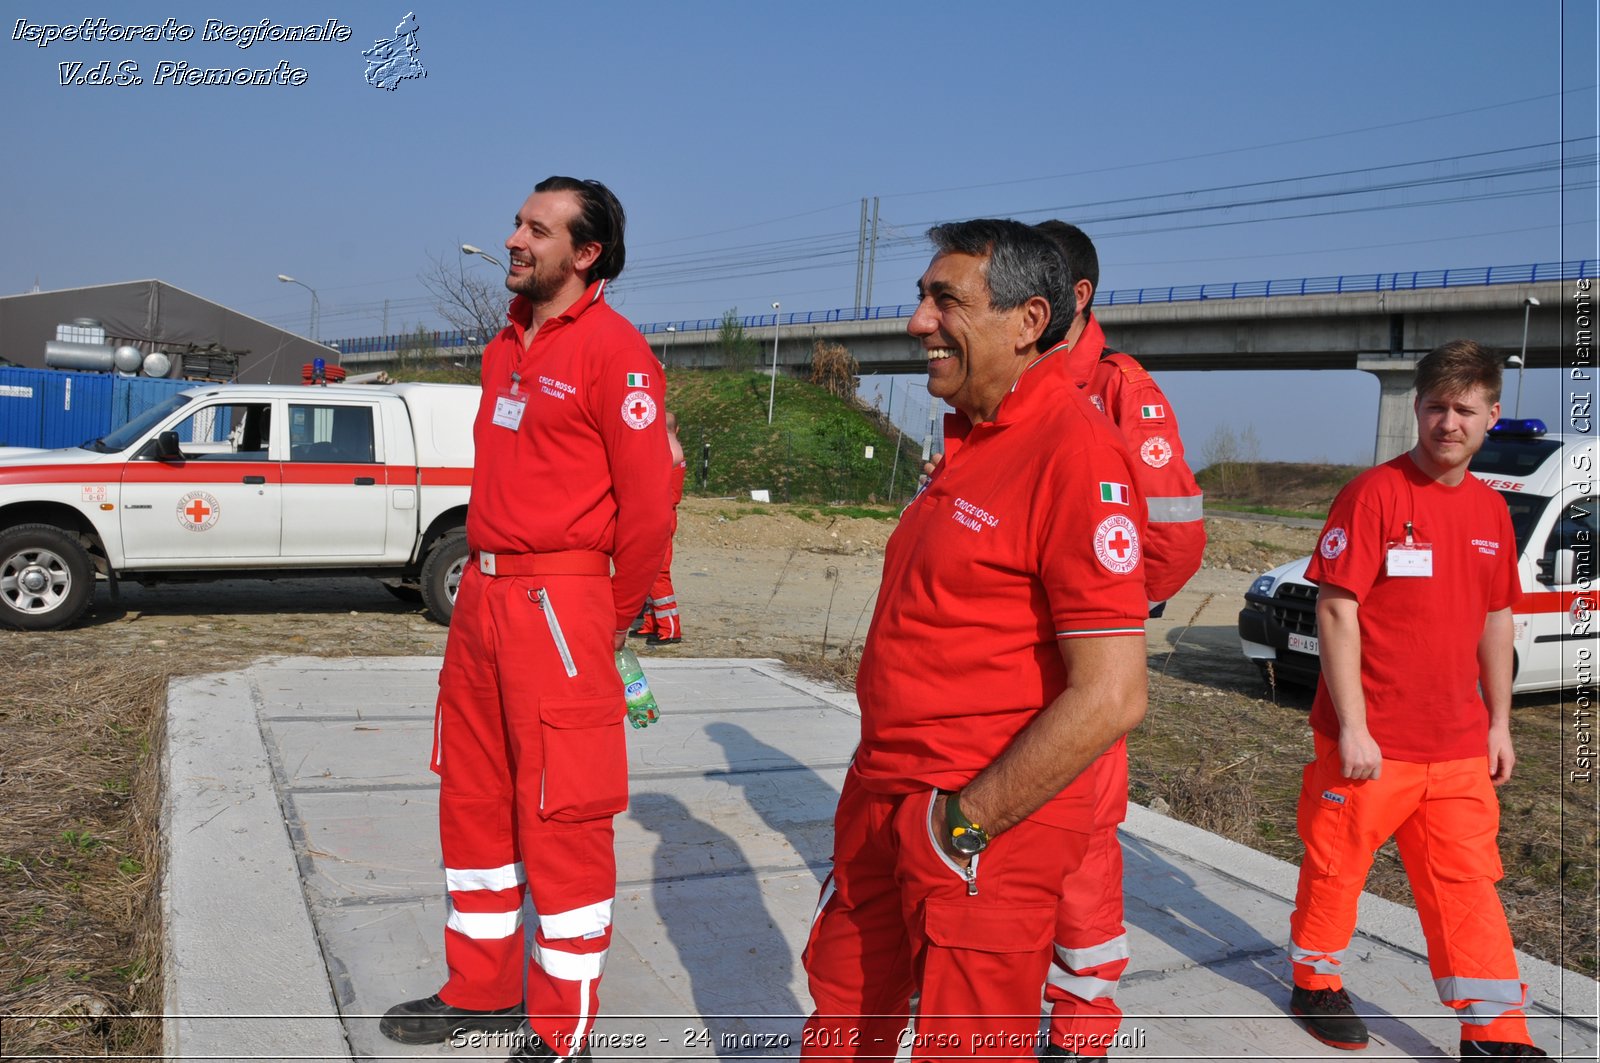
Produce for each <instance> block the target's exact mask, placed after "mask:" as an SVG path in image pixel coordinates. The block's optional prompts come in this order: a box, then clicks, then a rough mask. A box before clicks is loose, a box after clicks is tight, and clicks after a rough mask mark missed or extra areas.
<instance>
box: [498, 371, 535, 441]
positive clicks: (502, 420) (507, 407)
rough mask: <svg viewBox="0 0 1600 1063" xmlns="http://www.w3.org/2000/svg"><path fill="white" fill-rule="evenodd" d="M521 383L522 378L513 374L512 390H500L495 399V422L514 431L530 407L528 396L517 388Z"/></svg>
mask: <svg viewBox="0 0 1600 1063" xmlns="http://www.w3.org/2000/svg"><path fill="white" fill-rule="evenodd" d="M519 383H521V380H520V378H519V377H518V376H517V375H516V374H515V373H513V374H511V390H510V391H502V392H500V394H499V395H497V396H496V397H495V400H494V417H493V421H494V423H495V424H497V425H499V426H500V427H501V428H509V429H511V430H512V431H513V432H515V431H516V430H517V429H518V427H520V426H521V424H522V414H523V412H524V411H525V410H527V408H528V396H527V395H525V394H523V393H522V392H520V391H519V390H517V385H518V384H519Z"/></svg>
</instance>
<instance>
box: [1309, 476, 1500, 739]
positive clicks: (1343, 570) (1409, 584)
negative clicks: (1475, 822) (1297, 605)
mask: <svg viewBox="0 0 1600 1063" xmlns="http://www.w3.org/2000/svg"><path fill="white" fill-rule="evenodd" d="M1407 521H1410V522H1411V526H1412V539H1413V542H1414V544H1416V545H1418V546H1419V547H1421V546H1426V547H1428V548H1430V549H1431V550H1432V552H1433V559H1432V564H1433V574H1432V575H1431V576H1400V575H1390V574H1388V573H1389V571H1390V570H1391V567H1392V565H1393V564H1398V563H1400V562H1395V563H1391V562H1390V560H1389V558H1388V553H1389V548H1390V547H1391V546H1396V545H1400V544H1403V543H1404V542H1405V540H1406V522H1407ZM1404 559H1405V558H1404V555H1402V557H1401V559H1400V561H1402V562H1403V561H1404ZM1306 578H1307V579H1310V580H1312V581H1313V582H1315V583H1318V584H1327V585H1332V586H1335V587H1341V588H1343V589H1344V590H1347V591H1349V592H1350V593H1351V594H1353V595H1355V597H1356V601H1357V602H1358V603H1359V604H1360V608H1359V609H1358V610H1357V613H1356V615H1357V617H1358V618H1359V620H1360V629H1361V690H1362V693H1363V694H1364V695H1365V696H1366V703H1367V729H1368V730H1369V731H1371V732H1372V737H1373V740H1374V741H1376V742H1377V743H1378V748H1379V749H1380V750H1382V752H1383V755H1384V756H1385V757H1387V758H1389V759H1392V760H1405V761H1412V762H1415V763H1423V764H1426V763H1431V762H1434V761H1443V760H1464V759H1466V758H1468V757H1481V756H1484V755H1485V754H1486V753H1487V751H1488V734H1489V712H1488V709H1487V708H1485V707H1484V704H1483V698H1482V697H1481V696H1480V694H1479V693H1478V657H1477V654H1478V640H1479V638H1480V637H1481V636H1482V635H1483V625H1484V620H1485V618H1486V617H1487V616H1488V615H1489V614H1490V613H1493V612H1498V611H1499V610H1501V609H1508V608H1510V607H1511V606H1513V605H1515V604H1516V602H1517V599H1518V598H1520V597H1521V596H1522V589H1521V583H1520V581H1519V579H1518V576H1517V543H1516V538H1515V536H1514V535H1513V534H1512V531H1511V514H1510V513H1509V512H1507V510H1506V503H1505V499H1503V498H1501V497H1500V496H1499V495H1497V494H1495V493H1494V491H1492V490H1490V489H1489V488H1488V487H1486V486H1484V485H1483V484H1482V483H1481V482H1480V481H1478V480H1477V479H1476V478H1474V477H1472V476H1468V477H1467V478H1466V479H1465V480H1463V481H1462V482H1461V483H1459V484H1457V485H1456V486H1454V487H1449V486H1446V485H1444V484H1441V483H1439V482H1437V481H1435V480H1433V479H1430V478H1429V477H1428V476H1427V475H1425V474H1424V473H1423V472H1422V470H1421V469H1419V468H1417V465H1416V463H1415V462H1413V461H1412V460H1411V457H1410V456H1409V455H1407V454H1402V455H1400V456H1399V457H1398V458H1394V459H1392V460H1390V461H1386V462H1384V463H1383V464H1382V465H1379V466H1377V467H1376V468H1373V469H1368V470H1367V471H1366V472H1364V473H1362V474H1361V475H1360V476H1358V477H1356V478H1355V479H1354V480H1352V481H1351V482H1350V483H1349V484H1348V485H1346V487H1345V489H1344V490H1343V491H1340V492H1339V497H1338V498H1336V499H1334V502H1333V508H1332V509H1331V510H1329V512H1328V522H1327V524H1326V525H1325V526H1324V527H1323V531H1322V537H1321V538H1320V539H1318V541H1317V551H1316V553H1314V554H1312V555H1311V564H1310V566H1309V567H1308V568H1307V569H1306ZM1311 726H1312V727H1314V728H1316V729H1317V730H1318V731H1321V732H1322V733H1323V734H1325V735H1327V736H1329V737H1330V738H1337V737H1338V736H1339V718H1338V716H1336V715H1335V714H1334V711H1333V699H1332V698H1331V697H1330V696H1329V694H1328V685H1327V683H1326V682H1325V681H1320V682H1318V683H1317V697H1316V701H1315V702H1314V703H1313V705H1312V708H1311Z"/></svg>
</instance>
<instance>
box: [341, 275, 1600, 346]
mask: <svg viewBox="0 0 1600 1063" xmlns="http://www.w3.org/2000/svg"><path fill="white" fill-rule="evenodd" d="M1597 272H1600V261H1597V260H1595V259H1588V258H1585V259H1572V260H1569V261H1566V262H1532V263H1528V264H1525V265H1517V266H1476V267H1472V268H1469V269H1427V270H1410V271H1401V272H1398V273H1346V274H1338V275H1335V276H1330V277H1295V278H1290V279H1285V280H1266V281H1232V282H1227V281H1225V282H1223V283H1220V284H1177V285H1165V286H1159V287H1152V288H1112V289H1109V290H1107V291H1102V292H1096V293H1095V297H1094V300H1095V304H1096V305H1098V306H1101V307H1106V306H1129V305H1142V304H1151V303H1186V302H1197V301H1200V300H1203V299H1259V298H1271V297H1274V296H1280V295H1338V294H1345V293H1349V292H1403V291H1416V290H1419V289H1426V288H1467V287H1482V286H1484V285H1489V284H1530V283H1533V282H1535V281H1555V280H1579V279H1582V278H1590V279H1593V278H1594V277H1595V276H1596V274H1597ZM916 309H917V304H916V303H898V304H895V305H892V306H862V307H840V308H837V309H834V310H799V311H795V312H793V313H788V314H747V315H745V316H744V317H741V318H738V319H737V320H738V323H739V325H740V326H741V327H743V328H771V327H772V326H774V325H783V326H788V325H818V324H832V323H834V322H841V321H877V320H881V319H893V318H905V317H910V316H911V315H912V314H913V313H914V312H915V311H916ZM721 327H722V319H721V318H720V317H713V318H704V317H703V318H697V319H685V320H683V321H652V322H648V323H646V324H641V325H639V326H638V329H639V331H640V332H642V333H644V334H645V335H646V336H653V335H658V334H661V333H664V332H667V331H668V330H671V331H673V332H714V331H716V330H717V329H720V328H721ZM429 335H430V337H431V338H432V340H433V343H434V347H435V348H436V349H437V348H441V347H443V348H450V347H465V346H474V347H475V346H477V343H478V341H477V339H476V338H475V337H476V334H475V333H472V332H468V331H465V330H454V331H447V332H433V333H431V334H429ZM414 340H415V333H412V334H409V335H396V336H359V337H356V338H353V339H345V340H336V341H334V346H336V347H338V349H339V351H340V353H341V354H368V353H375V352H380V351H392V350H397V349H399V347H400V344H401V343H402V342H403V341H414Z"/></svg>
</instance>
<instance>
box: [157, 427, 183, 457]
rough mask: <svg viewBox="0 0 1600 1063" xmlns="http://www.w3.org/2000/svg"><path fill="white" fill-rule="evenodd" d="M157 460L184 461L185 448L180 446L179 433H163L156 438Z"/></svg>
mask: <svg viewBox="0 0 1600 1063" xmlns="http://www.w3.org/2000/svg"><path fill="white" fill-rule="evenodd" d="M156 460H158V461H182V460H183V448H182V447H181V446H179V445H178V433H176V432H162V433H161V434H159V435H157V436H156Z"/></svg>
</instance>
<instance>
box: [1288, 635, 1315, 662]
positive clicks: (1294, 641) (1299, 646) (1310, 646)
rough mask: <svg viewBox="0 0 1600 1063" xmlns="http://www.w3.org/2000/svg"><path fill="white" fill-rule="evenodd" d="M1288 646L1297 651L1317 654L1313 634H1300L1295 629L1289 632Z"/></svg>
mask: <svg viewBox="0 0 1600 1063" xmlns="http://www.w3.org/2000/svg"><path fill="white" fill-rule="evenodd" d="M1289 648H1290V649H1291V650H1295V651H1297V652H1299V653H1309V654H1311V655H1312V656H1313V657H1315V656H1317V640H1316V636H1314V635H1302V634H1300V633H1299V632H1297V631H1291V632H1289Z"/></svg>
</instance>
